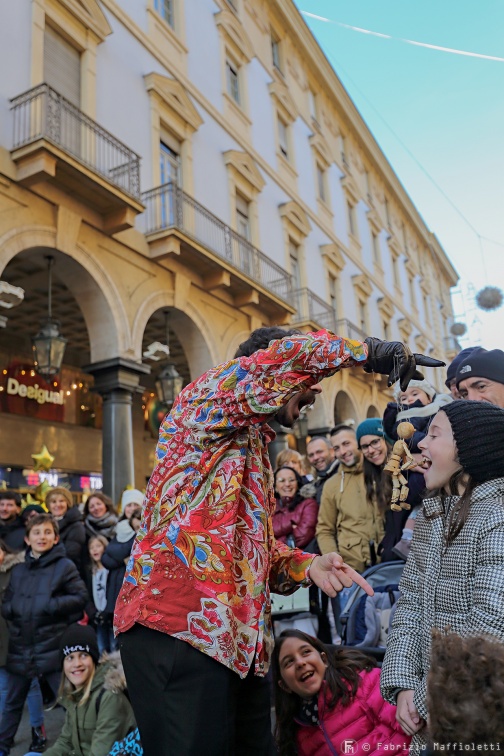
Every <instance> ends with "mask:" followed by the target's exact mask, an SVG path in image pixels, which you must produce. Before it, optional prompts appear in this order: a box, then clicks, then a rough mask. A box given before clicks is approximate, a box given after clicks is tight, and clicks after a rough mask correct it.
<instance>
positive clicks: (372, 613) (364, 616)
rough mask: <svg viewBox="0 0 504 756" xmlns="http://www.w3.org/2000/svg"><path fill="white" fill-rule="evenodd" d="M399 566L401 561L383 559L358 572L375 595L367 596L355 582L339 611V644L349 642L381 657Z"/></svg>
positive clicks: (376, 657) (401, 565)
mask: <svg viewBox="0 0 504 756" xmlns="http://www.w3.org/2000/svg"><path fill="white" fill-rule="evenodd" d="M403 570H404V562H383V563H382V564H375V565H374V566H373V567H369V569H367V570H365V572H363V573H362V577H364V578H366V580H367V581H368V583H369V585H371V586H372V587H373V588H374V590H375V595H374V597H372V598H369V597H367V596H366V593H365V592H364V590H363V589H362V588H359V587H358V586H355V588H354V590H353V591H352V593H351V594H350V596H349V597H348V601H347V603H346V604H345V607H344V609H343V611H342V613H341V615H340V622H341V625H342V645H343V646H353V647H354V648H358V649H359V650H360V651H363V652H364V653H366V654H369V655H370V656H373V657H374V658H375V659H377V660H378V661H383V657H384V655H385V647H386V634H387V633H388V628H389V626H390V623H391V622H392V618H393V614H394V607H395V604H396V601H397V599H398V598H399V581H400V579H401V576H402V572H403ZM370 640H371V642H370Z"/></svg>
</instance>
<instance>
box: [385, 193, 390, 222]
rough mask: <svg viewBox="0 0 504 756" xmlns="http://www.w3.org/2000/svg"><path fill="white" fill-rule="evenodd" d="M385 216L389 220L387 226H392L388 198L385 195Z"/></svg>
mask: <svg viewBox="0 0 504 756" xmlns="http://www.w3.org/2000/svg"><path fill="white" fill-rule="evenodd" d="M385 218H386V220H387V228H390V227H391V223H390V207H389V202H388V199H387V198H386V197H385Z"/></svg>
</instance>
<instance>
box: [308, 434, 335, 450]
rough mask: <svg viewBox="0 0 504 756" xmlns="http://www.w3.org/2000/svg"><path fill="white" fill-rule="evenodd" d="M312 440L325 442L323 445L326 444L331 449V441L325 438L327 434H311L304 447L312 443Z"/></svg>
mask: <svg viewBox="0 0 504 756" xmlns="http://www.w3.org/2000/svg"><path fill="white" fill-rule="evenodd" d="M313 441H323V442H324V444H325V445H326V446H327V447H328V448H329V449H332V444H331V442H330V441H329V439H328V438H327V436H312V437H311V438H310V440H309V441H308V443H307V444H306V448H308V447H309V446H310V444H311V443H313Z"/></svg>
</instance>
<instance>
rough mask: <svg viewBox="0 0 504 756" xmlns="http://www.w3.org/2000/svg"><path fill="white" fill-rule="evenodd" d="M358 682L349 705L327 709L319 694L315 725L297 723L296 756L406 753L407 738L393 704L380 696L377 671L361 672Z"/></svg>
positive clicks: (378, 671)
mask: <svg viewBox="0 0 504 756" xmlns="http://www.w3.org/2000/svg"><path fill="white" fill-rule="evenodd" d="M361 679H362V682H361V684H360V687H359V689H358V690H357V693H356V695H355V698H354V700H353V701H352V703H351V704H350V705H349V706H346V707H344V708H343V707H342V706H341V704H337V705H336V706H335V707H334V709H328V708H327V704H326V700H325V697H326V694H325V691H324V689H322V690H321V691H320V695H319V702H318V703H319V719H320V724H319V725H317V726H313V727H312V726H310V725H301V724H300V725H299V726H298V733H297V744H298V754H299V756H342V755H343V754H348V755H349V756H350V755H351V756H357V755H358V756H372V754H377V756H389V754H390V753H393V754H396V756H406V754H407V753H408V751H409V744H410V741H411V738H410V737H409V735H405V734H404V732H403V731H402V729H401V727H400V726H399V724H398V723H397V722H396V707H395V706H392V705H391V704H389V703H387V702H386V701H384V700H383V698H382V697H381V695H380V670H379V669H372V670H370V671H369V672H361Z"/></svg>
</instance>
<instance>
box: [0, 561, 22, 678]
mask: <svg viewBox="0 0 504 756" xmlns="http://www.w3.org/2000/svg"><path fill="white" fill-rule="evenodd" d="M23 561H24V554H23V552H22V551H20V552H18V553H17V554H6V555H5V557H4V560H3V562H2V564H0V603H1V602H2V599H3V597H4V594H5V591H6V590H7V586H8V585H9V580H10V573H11V570H12V568H13V567H14V566H15V565H16V564H20V563H21V562H23ZM8 647H9V629H8V627H7V622H6V621H5V620H4V618H3V617H1V616H0V667H5V662H6V661H7V649H8Z"/></svg>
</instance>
